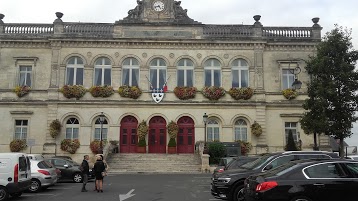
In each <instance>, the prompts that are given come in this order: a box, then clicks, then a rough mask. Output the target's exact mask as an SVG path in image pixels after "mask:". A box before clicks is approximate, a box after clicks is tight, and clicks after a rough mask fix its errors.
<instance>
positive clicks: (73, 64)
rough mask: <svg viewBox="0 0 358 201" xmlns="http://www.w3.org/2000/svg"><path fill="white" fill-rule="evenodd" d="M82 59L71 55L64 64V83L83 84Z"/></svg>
mask: <svg viewBox="0 0 358 201" xmlns="http://www.w3.org/2000/svg"><path fill="white" fill-rule="evenodd" d="M83 69H84V64H83V60H82V59H81V58H80V57H71V58H70V59H69V60H68V62H67V66H66V85H83Z"/></svg>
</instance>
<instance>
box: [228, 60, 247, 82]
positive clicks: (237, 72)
mask: <svg viewBox="0 0 358 201" xmlns="http://www.w3.org/2000/svg"><path fill="white" fill-rule="evenodd" d="M231 71H232V72H231V74H232V87H240V88H241V87H248V86H249V65H248V63H247V62H246V61H245V60H243V59H236V60H234V61H233V62H232V64H231Z"/></svg>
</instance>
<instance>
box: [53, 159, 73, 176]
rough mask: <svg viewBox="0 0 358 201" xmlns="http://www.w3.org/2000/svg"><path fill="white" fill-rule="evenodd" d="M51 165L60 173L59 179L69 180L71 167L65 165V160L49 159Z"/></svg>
mask: <svg viewBox="0 0 358 201" xmlns="http://www.w3.org/2000/svg"><path fill="white" fill-rule="evenodd" d="M51 163H52V164H53V165H54V166H55V167H56V168H58V169H59V170H60V171H61V179H71V178H72V172H71V165H70V164H68V163H67V161H66V160H63V159H58V158H55V159H51Z"/></svg>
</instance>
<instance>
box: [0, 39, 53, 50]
mask: <svg viewBox="0 0 358 201" xmlns="http://www.w3.org/2000/svg"><path fill="white" fill-rule="evenodd" d="M0 46H1V47H2V48H51V46H50V41H23V40H22V41H17V40H12V41H0Z"/></svg>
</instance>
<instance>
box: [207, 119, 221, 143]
mask: <svg viewBox="0 0 358 201" xmlns="http://www.w3.org/2000/svg"><path fill="white" fill-rule="evenodd" d="M206 129H207V132H206V133H207V135H208V136H207V140H208V142H212V141H219V140H220V138H219V131H220V129H219V123H218V122H217V121H216V120H215V119H209V120H208V123H207V127H206Z"/></svg>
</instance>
